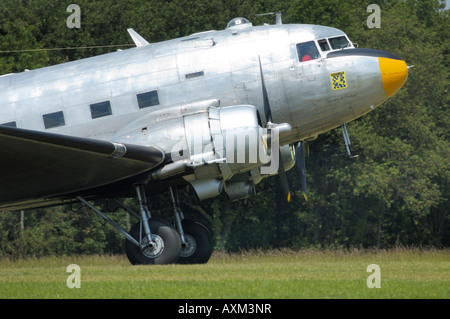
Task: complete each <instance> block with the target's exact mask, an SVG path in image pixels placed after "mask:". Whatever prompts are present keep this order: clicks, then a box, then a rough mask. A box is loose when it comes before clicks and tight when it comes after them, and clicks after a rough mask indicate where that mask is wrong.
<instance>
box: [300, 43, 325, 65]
mask: <svg viewBox="0 0 450 319" xmlns="http://www.w3.org/2000/svg"><path fill="white" fill-rule="evenodd" d="M297 53H298V59H299V61H300V62H305V61H310V60H315V59H318V58H320V53H319V50H317V47H316V44H315V43H314V41H309V42H304V43H299V44H297Z"/></svg>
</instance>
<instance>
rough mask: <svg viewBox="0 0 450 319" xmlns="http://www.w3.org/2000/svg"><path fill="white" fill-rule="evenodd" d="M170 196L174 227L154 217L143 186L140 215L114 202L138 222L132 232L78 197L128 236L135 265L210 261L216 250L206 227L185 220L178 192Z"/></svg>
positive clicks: (128, 249)
mask: <svg viewBox="0 0 450 319" xmlns="http://www.w3.org/2000/svg"><path fill="white" fill-rule="evenodd" d="M170 193H171V196H172V202H173V208H174V213H175V227H174V226H173V225H171V224H170V223H169V222H167V221H165V220H162V219H157V218H152V216H151V215H150V210H149V209H148V205H147V202H146V196H145V190H144V187H143V186H137V187H136V195H137V200H138V202H139V213H137V212H135V211H134V210H132V209H131V208H130V207H128V206H126V205H124V204H123V203H121V202H119V201H117V200H114V201H115V202H116V203H117V204H118V205H119V206H120V207H122V208H123V209H124V210H126V211H127V212H128V213H130V214H132V215H133V216H135V217H137V218H138V219H139V222H138V223H136V224H135V225H133V226H132V227H131V229H130V231H129V232H127V231H126V230H125V229H124V228H123V227H122V226H121V225H119V224H118V223H116V222H115V221H114V220H112V219H110V218H109V217H108V216H107V215H105V214H104V213H103V212H101V211H100V210H99V209H97V208H96V207H95V206H94V205H92V204H91V203H89V202H88V201H87V200H85V199H84V198H82V197H77V199H78V200H79V201H80V202H81V203H83V205H85V206H86V207H88V208H89V209H91V210H92V211H93V212H95V213H96V214H97V215H99V216H100V217H102V218H103V219H104V220H105V221H106V222H108V223H109V224H110V225H111V226H113V227H114V228H115V229H116V230H117V231H118V232H119V233H121V234H122V235H123V236H125V238H126V239H127V240H126V242H125V252H126V255H127V257H128V260H129V261H130V262H131V264H133V265H163V264H172V263H176V262H178V263H180V264H197V263H198V264H201V263H206V262H208V260H209V259H210V257H211V254H212V251H213V239H212V236H211V233H210V232H209V230H208V229H207V228H206V227H205V226H204V225H202V224H200V223H198V222H196V221H193V220H189V219H184V216H183V212H182V211H181V208H180V204H179V199H178V193H177V191H176V189H175V191H173V190H172V188H170Z"/></svg>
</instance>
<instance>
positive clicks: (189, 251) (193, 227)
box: [170, 187, 214, 264]
mask: <svg viewBox="0 0 450 319" xmlns="http://www.w3.org/2000/svg"><path fill="white" fill-rule="evenodd" d="M170 195H171V197H172V204H173V210H174V213H175V221H176V226H177V229H178V232H179V233H180V237H181V242H182V248H181V252H180V258H179V259H178V262H179V263H180V264H204V263H207V262H208V260H209V258H210V257H211V254H212V251H213V245H214V244H213V239H212V236H211V233H210V232H209V230H208V228H206V227H205V226H204V225H202V224H200V223H198V222H196V221H193V220H189V219H184V216H183V212H182V211H181V208H180V201H179V198H178V192H177V190H176V189H175V191H173V189H172V187H171V188H170Z"/></svg>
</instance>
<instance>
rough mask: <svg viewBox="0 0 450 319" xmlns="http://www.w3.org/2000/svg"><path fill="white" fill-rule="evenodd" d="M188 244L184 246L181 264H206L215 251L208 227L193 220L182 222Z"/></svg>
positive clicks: (179, 261) (180, 259)
mask: <svg viewBox="0 0 450 319" xmlns="http://www.w3.org/2000/svg"><path fill="white" fill-rule="evenodd" d="M181 223H182V226H183V232H184V239H185V241H186V244H185V245H183V246H182V248H181V253H180V258H179V259H178V263H180V264H205V263H207V262H208V260H209V258H210V257H211V254H212V251H213V239H212V236H211V233H210V232H209V230H208V228H206V227H205V226H203V225H202V224H200V223H197V222H195V221H193V220H188V219H184V220H183V221H182V222H181Z"/></svg>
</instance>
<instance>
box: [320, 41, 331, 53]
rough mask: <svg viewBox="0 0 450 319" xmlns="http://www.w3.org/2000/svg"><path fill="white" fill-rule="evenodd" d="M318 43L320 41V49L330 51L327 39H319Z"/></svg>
mask: <svg viewBox="0 0 450 319" xmlns="http://www.w3.org/2000/svg"><path fill="white" fill-rule="evenodd" d="M317 43H319V46H320V50H322V51H323V52H325V51H330V45H329V44H328V41H327V39H322V40H319V41H317Z"/></svg>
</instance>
